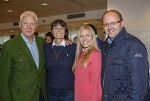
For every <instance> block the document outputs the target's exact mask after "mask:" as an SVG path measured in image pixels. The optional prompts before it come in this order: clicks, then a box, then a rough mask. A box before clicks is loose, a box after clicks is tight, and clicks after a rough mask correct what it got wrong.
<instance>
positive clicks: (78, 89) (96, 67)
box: [75, 50, 102, 101]
mask: <svg viewBox="0 0 150 101" xmlns="http://www.w3.org/2000/svg"><path fill="white" fill-rule="evenodd" d="M82 58H83V55H81V57H80V59H79V61H78V63H77V67H76V69H75V101H102V88H101V67H102V62H101V61H102V60H101V52H99V51H96V50H94V51H93V52H92V53H91V54H90V57H89V59H88V64H87V67H86V68H83V67H81V66H80V65H79V64H80V61H81V59H82Z"/></svg>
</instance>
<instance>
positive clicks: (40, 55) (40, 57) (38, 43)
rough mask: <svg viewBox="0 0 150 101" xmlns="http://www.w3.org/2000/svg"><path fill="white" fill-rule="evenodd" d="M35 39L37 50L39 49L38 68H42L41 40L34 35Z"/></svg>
mask: <svg viewBox="0 0 150 101" xmlns="http://www.w3.org/2000/svg"><path fill="white" fill-rule="evenodd" d="M35 40H36V44H37V47H38V51H39V70H41V69H42V67H43V66H42V65H43V64H42V61H43V60H42V59H43V43H42V42H41V40H40V39H39V38H38V37H37V36H35Z"/></svg>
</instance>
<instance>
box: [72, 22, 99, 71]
mask: <svg viewBox="0 0 150 101" xmlns="http://www.w3.org/2000/svg"><path fill="white" fill-rule="evenodd" d="M83 29H86V30H87V31H88V32H89V33H90V34H91V37H92V43H91V46H90V47H89V48H88V50H87V51H86V52H85V54H84V57H83V59H82V60H81V62H80V63H81V64H80V66H83V67H84V68H85V67H86V66H87V61H88V58H89V56H90V54H91V53H92V51H93V50H98V51H100V50H99V48H98V45H97V41H96V35H95V32H94V30H93V29H92V28H91V27H90V26H89V25H85V26H82V27H81V28H80V29H79V34H78V39H77V47H76V55H75V61H74V64H73V67H72V70H73V72H74V71H75V68H76V65H77V62H78V60H79V58H80V55H81V53H82V52H83V47H82V46H81V44H80V42H79V37H80V34H81V31H82V30H83Z"/></svg>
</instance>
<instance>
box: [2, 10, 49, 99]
mask: <svg viewBox="0 0 150 101" xmlns="http://www.w3.org/2000/svg"><path fill="white" fill-rule="evenodd" d="M19 27H20V29H21V34H19V35H18V36H16V37H15V38H13V39H11V40H9V41H7V42H5V43H4V44H3V46H2V51H1V56H0V101H47V96H46V73H45V66H44V64H45V60H44V53H43V44H44V42H45V41H44V39H43V38H40V37H38V36H35V35H34V33H35V31H36V29H37V27H38V18H37V16H36V14H35V13H34V12H32V11H25V12H23V13H22V14H21V16H20V22H19Z"/></svg>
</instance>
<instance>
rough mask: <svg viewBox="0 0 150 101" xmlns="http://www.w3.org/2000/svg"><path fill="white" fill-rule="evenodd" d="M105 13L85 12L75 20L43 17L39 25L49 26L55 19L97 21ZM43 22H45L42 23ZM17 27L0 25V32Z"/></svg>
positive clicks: (102, 11)
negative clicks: (83, 15)
mask: <svg viewBox="0 0 150 101" xmlns="http://www.w3.org/2000/svg"><path fill="white" fill-rule="evenodd" d="M105 11H106V9H102V10H94V11H87V12H84V13H85V17H81V18H75V19H67V15H57V16H49V17H43V18H39V25H44V24H49V23H51V22H52V21H54V20H56V19H60V18H61V19H62V20H64V21H66V22H71V21H81V20H90V19H99V18H100V17H101V16H102V14H103V13H104V12H105ZM79 13H80V12H79ZM43 20H44V21H45V22H43ZM18 27H19V26H13V22H10V23H3V24H0V30H1V29H10V28H18Z"/></svg>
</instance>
